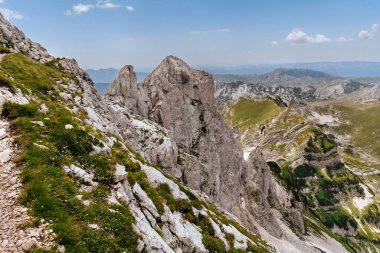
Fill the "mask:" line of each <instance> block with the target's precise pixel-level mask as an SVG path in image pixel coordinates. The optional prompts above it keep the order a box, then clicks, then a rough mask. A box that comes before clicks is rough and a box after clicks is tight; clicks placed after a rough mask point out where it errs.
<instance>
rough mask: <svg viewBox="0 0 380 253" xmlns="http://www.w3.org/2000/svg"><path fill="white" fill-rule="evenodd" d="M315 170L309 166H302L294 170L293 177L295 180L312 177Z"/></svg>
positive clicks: (315, 172)
mask: <svg viewBox="0 0 380 253" xmlns="http://www.w3.org/2000/svg"><path fill="white" fill-rule="evenodd" d="M316 174H317V170H316V169H315V167H314V166H311V165H309V164H302V165H300V166H298V167H296V168H295V169H294V175H295V176H296V177H297V178H305V177H314V176H315V175H316Z"/></svg>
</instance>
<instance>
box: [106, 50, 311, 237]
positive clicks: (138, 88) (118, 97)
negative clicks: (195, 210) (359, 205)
mask: <svg viewBox="0 0 380 253" xmlns="http://www.w3.org/2000/svg"><path fill="white" fill-rule="evenodd" d="M214 92H215V89H214V80H213V78H212V76H211V75H210V74H208V73H206V72H203V71H198V70H194V69H192V68H190V67H189V66H188V65H187V64H186V63H185V62H184V61H182V60H181V59H178V58H176V57H174V56H169V57H167V58H165V59H164V60H163V61H162V62H161V64H160V65H159V66H158V67H157V68H156V69H155V70H154V71H153V72H152V73H151V74H150V75H149V76H148V77H147V78H146V79H145V80H144V82H143V83H139V84H137V83H136V78H135V74H134V73H133V69H132V68H131V66H128V65H127V66H126V67H124V68H123V69H122V71H121V72H120V74H119V76H118V77H117V78H116V79H115V81H114V82H113V83H112V84H111V86H110V88H109V90H108V92H107V94H106V95H105V101H107V103H108V104H114V105H115V104H117V105H118V106H120V107H122V108H127V109H128V111H131V112H133V113H137V114H139V115H140V116H141V117H143V118H148V119H150V120H151V121H154V122H156V123H157V124H159V125H160V126H162V127H163V128H164V129H167V131H168V135H169V137H170V139H171V140H173V141H174V143H175V146H176V147H177V149H178V152H177V153H176V154H177V159H176V161H175V163H174V164H172V166H173V167H172V168H171V169H170V170H167V171H168V172H169V173H170V174H171V175H172V176H174V177H176V178H180V179H181V180H182V181H183V182H184V183H185V184H186V185H188V186H189V187H190V188H192V189H195V190H200V191H202V192H204V193H205V194H207V195H208V196H210V197H211V198H212V199H213V200H214V201H216V202H217V203H219V204H220V205H221V206H222V207H223V208H225V209H226V210H229V211H231V212H233V213H234V214H236V215H237V216H239V218H240V219H241V220H242V221H244V224H245V225H246V226H247V227H249V228H250V229H251V230H254V231H256V227H255V225H254V223H255V222H254V221H259V224H260V225H262V226H264V227H265V228H266V229H267V230H269V231H270V232H271V233H272V234H274V235H275V236H278V237H280V236H281V235H282V231H281V230H280V229H279V224H278V223H277V222H276V220H275V219H274V218H273V215H272V211H271V209H272V208H277V209H279V210H281V212H282V213H285V214H286V215H288V216H290V220H291V222H292V224H293V225H294V226H295V227H297V228H299V229H300V231H302V232H304V224H303V218H302V205H299V206H297V207H294V206H292V204H291V203H292V201H293V197H292V195H291V194H290V193H288V192H286V191H285V190H284V189H283V188H282V187H281V186H279V185H278V183H277V181H276V180H275V179H274V178H273V176H272V174H271V173H270V169H269V167H268V166H267V164H266V162H265V160H264V159H263V158H262V157H261V153H260V152H257V153H256V154H257V156H253V157H252V159H251V160H250V161H246V162H243V155H242V147H241V145H240V142H239V135H238V132H237V131H235V130H232V129H231V128H230V127H229V126H228V124H227V122H226V121H225V119H224V118H223V117H222V116H220V115H219V114H218V112H217V111H216V109H215V107H214V102H215V101H214ZM157 162H159V163H160V162H161V161H157ZM231 189H233V190H231ZM281 189H282V190H281ZM271 199H272V200H273V202H274V203H275V206H272V205H271V203H270V201H269V200H271ZM291 200H292V201H291Z"/></svg>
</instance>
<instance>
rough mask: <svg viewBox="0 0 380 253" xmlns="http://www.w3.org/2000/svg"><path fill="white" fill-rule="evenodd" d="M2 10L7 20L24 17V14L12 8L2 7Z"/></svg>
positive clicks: (0, 9)
mask: <svg viewBox="0 0 380 253" xmlns="http://www.w3.org/2000/svg"><path fill="white" fill-rule="evenodd" d="M0 1H1V0H0ZM3 2H4V1H3ZM0 12H1V13H2V14H3V16H4V18H5V19H7V20H12V19H22V18H23V16H22V15H21V14H20V13H18V12H17V11H14V10H11V9H7V8H0Z"/></svg>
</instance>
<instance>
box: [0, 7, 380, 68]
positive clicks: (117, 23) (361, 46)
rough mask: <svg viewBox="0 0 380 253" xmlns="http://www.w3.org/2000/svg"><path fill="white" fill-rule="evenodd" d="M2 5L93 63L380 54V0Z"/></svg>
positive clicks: (371, 57)
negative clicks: (169, 57) (170, 57)
mask: <svg viewBox="0 0 380 253" xmlns="http://www.w3.org/2000/svg"><path fill="white" fill-rule="evenodd" d="M0 12H2V13H3V14H4V15H5V16H6V18H7V19H8V20H10V21H11V22H12V23H13V24H15V25H17V26H18V27H19V28H20V29H21V30H22V31H23V32H24V33H25V34H26V35H27V36H28V37H30V38H31V39H32V40H34V41H36V42H39V43H41V44H42V45H43V46H44V47H45V48H47V49H48V51H49V52H50V53H51V54H52V55H54V56H59V57H67V58H75V59H77V61H78V62H79V64H80V65H81V67H83V68H85V69H87V68H95V69H98V68H108V67H116V68H120V67H122V66H124V65H125V64H131V65H134V66H135V68H136V69H137V70H140V71H147V70H151V69H152V68H153V67H154V66H155V65H157V64H158V63H159V62H160V61H161V60H162V59H163V58H164V57H165V56H167V55H175V56H178V57H180V58H182V59H184V60H185V61H186V62H188V63H189V64H191V65H193V66H237V65H246V64H274V63H293V62H316V61H357V60H363V61H380V28H379V25H380V15H379V13H380V1H378V0H0ZM378 24H379V25H378Z"/></svg>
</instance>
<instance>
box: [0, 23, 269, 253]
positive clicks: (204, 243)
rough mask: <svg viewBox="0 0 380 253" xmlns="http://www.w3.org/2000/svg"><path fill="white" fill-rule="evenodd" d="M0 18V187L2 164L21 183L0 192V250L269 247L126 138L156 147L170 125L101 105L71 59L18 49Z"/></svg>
mask: <svg viewBox="0 0 380 253" xmlns="http://www.w3.org/2000/svg"><path fill="white" fill-rule="evenodd" d="M0 21H1V26H0V28H1V29H0V30H1V33H0V34H2V35H1V36H0V40H1V41H2V43H4V44H3V47H4V50H3V52H4V51H6V53H5V54H3V55H2V61H1V63H0V71H1V87H0V101H1V104H0V108H1V111H2V114H1V117H2V124H1V132H0V133H1V139H2V142H1V145H3V140H6V141H7V142H6V143H8V144H7V145H10V146H5V147H6V148H7V150H5V151H3V150H2V151H1V153H0V157H1V160H0V162H1V163H2V166H1V173H2V177H1V184H0V185H1V187H2V188H1V189H3V185H4V183H6V182H4V180H7V179H8V174H7V173H8V172H7V171H5V170H6V169H8V170H9V169H11V170H14V169H15V168H20V169H21V170H20V172H19V173H18V174H17V175H19V176H16V177H14V180H15V182H13V181H12V182H13V183H12V184H14V185H17V187H18V188H17V189H19V188H20V190H17V191H16V188H14V187H13V186H11V187H10V189H9V190H10V192H9V194H8V195H7V196H8V197H9V198H7V199H2V200H1V201H2V202H1V203H2V205H1V208H2V209H1V211H2V212H1V213H2V215H3V214H4V215H6V216H5V217H8V218H4V219H3V220H2V225H3V226H2V229H4V231H5V232H4V233H3V230H2V237H3V239H2V240H3V241H2V243H1V246H0V247H1V252H13V251H14V250H19V251H30V250H33V251H35V252H41V251H43V252H57V251H59V252H63V251H65V252H141V251H144V252H175V251H179V250H182V251H184V252H208V251H217V252H226V251H227V250H230V251H231V250H233V249H236V250H238V251H239V250H240V251H246V250H249V251H254V252H257V251H259V252H272V251H273V249H272V247H271V246H269V245H268V244H267V243H266V242H265V241H263V240H261V239H260V237H259V236H258V235H256V234H254V233H252V232H250V231H248V230H247V229H246V228H244V227H243V226H242V225H241V224H240V223H239V222H238V221H237V220H236V218H235V217H234V216H232V215H231V214H229V213H228V212H226V211H224V210H223V209H221V208H219V207H217V206H216V205H215V204H214V203H212V201H210V199H208V198H207V197H206V196H204V195H202V194H201V193H200V192H195V191H193V190H190V189H189V188H187V187H186V186H184V185H183V183H181V182H180V181H178V180H176V179H174V178H172V177H170V176H169V175H168V174H167V173H165V172H164V171H162V169H160V168H159V167H156V166H153V165H152V164H150V163H148V162H147V161H146V160H145V159H144V158H143V157H142V156H141V155H139V154H138V153H137V152H135V151H134V150H133V149H131V148H130V147H129V146H128V144H130V145H131V146H134V145H136V144H134V143H138V142H141V140H142V138H143V137H142V135H143V136H144V140H145V141H144V144H148V145H152V146H154V145H156V147H155V150H156V151H157V150H161V151H162V152H163V151H165V150H169V149H170V148H173V147H172V146H171V145H172V144H171V140H170V139H169V138H168V137H167V136H168V133H167V130H165V129H164V128H162V127H160V126H159V125H157V124H155V123H153V122H151V121H149V120H146V119H143V118H141V117H138V116H137V115H134V114H133V113H126V112H123V113H119V112H117V111H116V110H114V109H113V108H112V107H110V106H107V105H106V104H105V103H103V101H102V100H101V97H100V96H99V95H98V94H97V93H96V91H95V89H94V87H93V83H92V81H91V80H90V78H89V77H88V75H87V74H86V73H85V72H84V71H83V70H81V69H80V68H79V67H78V66H77V64H76V62H75V61H74V60H68V59H58V58H54V57H52V56H50V55H49V54H48V53H47V52H46V51H45V50H44V49H43V48H42V47H40V48H38V50H35V49H36V47H35V45H37V44H33V43H31V42H29V44H28V45H30V46H29V47H27V48H25V47H22V48H21V47H20V48H19V47H18V46H19V45H21V44H23V45H25V43H26V41H27V40H26V38H25V37H24V35H23V34H22V33H21V32H20V31H19V30H17V29H16V28H15V27H13V26H11V25H10V24H9V23H7V21H5V20H4V19H2V18H1V20H0ZM5 29H7V30H5ZM5 31H6V33H5ZM4 34H6V35H4ZM9 45H12V46H9ZM7 125H9V127H6V126H7ZM118 126H122V127H120V128H118ZM123 130H128V132H129V134H130V136H129V138H128V141H126V138H125V137H124V136H125V135H124V133H123V132H122V131H123ZM125 134H126V133H125ZM131 134H132V136H133V137H131ZM149 143H150V144H149ZM4 145H5V144H4ZM158 146H160V147H158ZM2 147H3V146H2ZM9 154H12V155H11V156H9ZM16 165H17V167H16ZM5 175H6V176H5ZM10 176H11V175H10ZM12 180H13V179H12ZM13 198H18V199H19V201H20V203H18V202H17V201H16V202H15V203H16V204H17V205H20V204H21V205H23V206H24V207H26V208H27V209H25V210H28V213H30V215H31V216H32V217H29V218H27V220H25V222H24V223H22V224H21V225H20V224H19V225H18V224H16V223H15V222H17V220H13V219H12V218H11V217H13V215H15V217H17V215H18V214H17V213H12V212H13V211H12V210H10V209H8V206H9V204H11V202H9V204H8V203H7V204H5V203H6V202H5V203H4V202H3V201H11V199H12V201H14V199H13ZM12 203H13V202H12ZM4 204H5V205H4ZM15 210H16V209H15ZM23 210H24V209H23ZM24 212H25V211H24ZM11 227H13V228H14V229H15V230H14V231H13V230H10V228H11ZM18 234H20V235H24V234H25V236H23V237H20V238H18V237H16V236H15V235H18ZM4 238H6V239H4Z"/></svg>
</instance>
